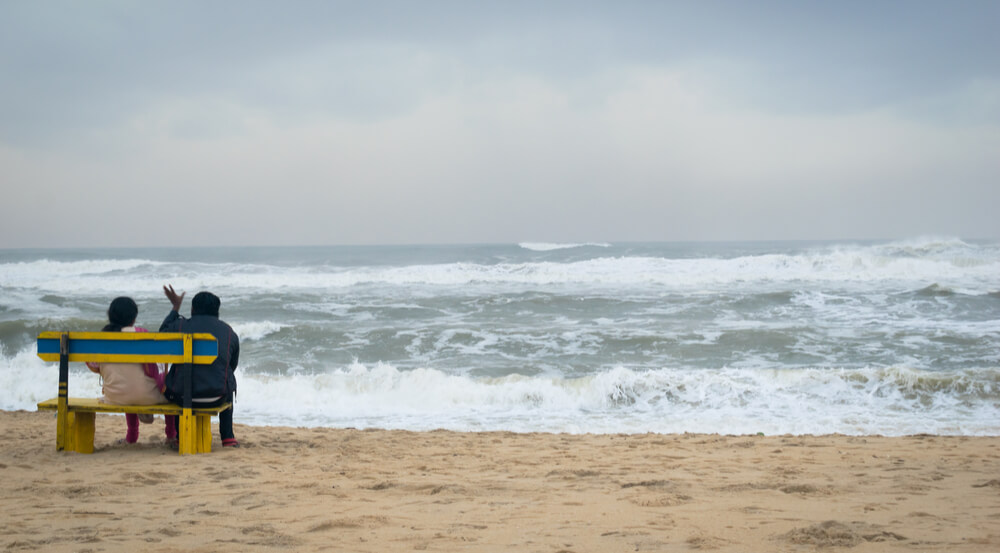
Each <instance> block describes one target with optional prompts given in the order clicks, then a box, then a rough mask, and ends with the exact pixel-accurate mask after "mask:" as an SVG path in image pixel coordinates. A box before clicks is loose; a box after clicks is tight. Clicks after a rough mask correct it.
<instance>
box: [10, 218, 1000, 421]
mask: <svg viewBox="0 0 1000 553" xmlns="http://www.w3.org/2000/svg"><path fill="white" fill-rule="evenodd" d="M167 283H169V284H172V285H173V286H174V287H175V288H176V289H177V290H178V291H181V290H183V291H186V292H187V294H188V295H187V298H188V300H189V299H190V298H191V297H192V296H193V295H194V293H196V292H198V291H200V290H210V291H212V292H214V293H215V294H217V295H218V296H220V297H221V298H222V310H221V316H222V318H223V319H224V320H225V321H227V322H228V323H230V324H231V325H232V326H233V328H234V329H235V330H236V332H237V334H238V335H239V336H240V340H241V347H242V349H241V353H240V363H239V369H238V371H237V378H238V381H239V388H238V395H237V402H236V411H235V419H236V422H238V423H251V424H261V425H291V426H330V427H356V428H392V429H411V430H425V429H436V428H444V429H452V430H510V431H517V432H530V431H544V432H570V433H637V432H710V433H723V434H756V433H758V432H763V433H765V434H779V433H780V434H784V433H791V434H823V433H845V434H885V435H902V434H914V433H935V434H954V435H996V434H1000V244H998V243H997V242H983V241H963V240H958V239H944V238H924V239H913V240H903V241H893V242H823V243H802V242H770V243H763V242H745V243H655V244H633V243H622V244H619V243H585V244H549V243H522V244H506V245H504V244H500V245H454V246H365V247H361V246H357V247H347V246H343V247H281V248H269V247H248V248H176V249H141V250H139V249H72V250H6V251H0V409H5V410H16V409H27V410H34V408H35V404H36V403H37V402H38V401H41V400H44V399H48V398H50V397H54V395H55V392H56V388H57V381H58V376H57V373H58V369H57V365H56V364H55V363H46V362H43V361H41V360H40V359H38V358H37V356H36V354H35V338H36V336H37V335H38V333H39V332H41V331H45V330H71V331H83V330H99V329H100V328H101V327H102V326H103V324H104V323H105V312H106V310H107V306H108V303H109V302H110V301H111V299H112V298H114V297H115V296H119V295H128V296H131V297H133V298H134V299H135V300H136V301H137V302H138V303H139V307H140V313H139V321H138V324H139V325H141V326H145V327H146V328H149V329H151V330H156V329H157V328H158V327H159V324H160V321H161V320H162V319H163V317H164V316H165V315H166V314H167V312H168V310H169V308H170V305H169V303H168V302H167V300H166V299H165V298H164V297H163V293H162V286H163V285H164V284H167ZM189 309H190V303H189V301H185V306H184V307H183V308H182V312H184V313H185V314H186V313H187V312H188V310H189ZM71 371H72V375H71V377H70V393H71V395H74V396H97V395H99V394H100V384H99V381H98V377H97V376H95V375H93V374H91V373H89V372H88V371H87V370H86V369H85V368H84V367H83V366H82V365H79V366H77V364H74V366H73V367H72V368H71Z"/></svg>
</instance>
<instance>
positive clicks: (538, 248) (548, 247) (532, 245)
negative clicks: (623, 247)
mask: <svg viewBox="0 0 1000 553" xmlns="http://www.w3.org/2000/svg"><path fill="white" fill-rule="evenodd" d="M518 246H520V247H521V248H524V249H526V250H531V251H534V252H549V251H554V250H567V249H572V248H586V247H593V248H610V247H611V244H608V243H606V242H585V243H569V244H561V243H551V242H521V243H520V244H518Z"/></svg>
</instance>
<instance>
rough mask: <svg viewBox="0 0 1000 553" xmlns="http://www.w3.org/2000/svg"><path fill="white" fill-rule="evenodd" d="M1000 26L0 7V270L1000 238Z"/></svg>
mask: <svg viewBox="0 0 1000 553" xmlns="http://www.w3.org/2000/svg"><path fill="white" fill-rule="evenodd" d="M998 28H1000V2H996V1H993V0H985V1H975V0H961V1H944V0H942V1H934V2H929V1H919V0H901V1H880V0H865V1H857V2H855V1H845V0H838V1H836V2H820V1H815V2H811V1H787V2H777V1H771V2H761V1H733V2H712V1H690V2H668V1H660V2H627V1H620V0H619V1H614V2H611V1H608V2H582V1H566V2H563V1H541V0H536V1H531V2H511V1H496V2H486V1H454V2H451V1H447V2H446V1H423V2H421V1H400V2H377V1H366V2H335V1H315V2H307V1H298V2H277V1H275V2H256V1H246V0H243V1H238V2H237V1H233V2H221V1H215V2H200V1H199V2H177V1H171V2H166V1H163V2H154V1H148V2H147V1H134V2H133V1H124V0H123V1H91V2H75V1H74V2H71V1H64V2H60V1H45V2H39V1H35V0H25V1H18V0H0V182H2V187H3V188H2V199H0V248H20V247H39V246H41V247H49V246H53V247H64V246H71V247H75V246H85V247H91V246H185V245H286V244H287V245H292V244H377V243H394V244H399V243H404V244H405V243H469V242H520V241H550V242H563V241H568V242H580V241H605V242H620V241H634V240H638V241H646V240H650V241H659V240H753V239H850V238H906V237H916V236H926V235H941V236H956V237H962V238H998V237H1000V213H998V210H1000V33H998V32H997V29H998Z"/></svg>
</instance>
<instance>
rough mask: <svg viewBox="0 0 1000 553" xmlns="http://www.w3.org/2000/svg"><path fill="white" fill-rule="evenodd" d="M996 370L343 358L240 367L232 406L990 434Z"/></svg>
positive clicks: (440, 419) (312, 417)
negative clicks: (481, 366) (495, 373)
mask: <svg viewBox="0 0 1000 553" xmlns="http://www.w3.org/2000/svg"><path fill="white" fill-rule="evenodd" d="M998 375H1000V372H998V370H997V369H988V370H985V372H984V371H967V372H966V373H963V374H961V375H959V376H957V377H956V376H954V375H952V376H949V375H945V374H941V373H934V372H930V371H918V370H913V369H907V368H904V367H890V368H872V369H851V370H848V369H842V370H838V369H813V370H808V369H807V370H766V369H763V370H762V369H760V368H731V369H722V370H715V371H712V370H670V369H663V370H654V371H634V370H630V369H627V368H624V367H615V368H612V369H609V370H605V371H602V372H600V373H598V374H596V375H594V376H589V377H580V378H561V377H555V376H551V375H540V376H530V377H529V376H520V375H511V376H507V377H504V378H472V377H469V376H462V375H454V374H446V373H444V372H442V371H438V370H434V369H417V370H412V371H400V370H397V369H396V368H394V367H392V366H391V365H388V364H377V365H374V366H370V367H369V366H365V365H363V364H359V363H354V364H352V365H351V366H350V367H347V368H345V369H342V370H335V371H332V372H329V373H324V374H309V373H306V372H298V373H295V374H291V375H288V376H275V375H254V374H244V375H242V376H241V379H240V399H241V401H240V402H239V403H238V408H239V411H240V415H239V418H241V419H242V420H245V421H247V422H253V423H255V424H296V425H307V426H353V427H380V428H403V429H410V430H426V429H432V428H446V429H452V430H510V431H553V432H593V433H614V432H685V431H690V432H712V433H736V434H741V433H756V432H765V433H769V434H774V433H791V434H804V433H810V434H823V433H830V432H839V433H845V434H886V435H902V434H912V433H920V432H929V433H941V434H976V435H979V434H989V435H996V434H1000V423H997V420H1000V419H998V418H997V417H998V415H1000V407H998V405H997V402H996V401H995V398H996V397H997V394H998V393H1000V390H997V389H996V386H997V381H998ZM928 401H930V402H932V403H933V404H934V405H935V409H932V410H928V409H927V407H926V403H927V402H928Z"/></svg>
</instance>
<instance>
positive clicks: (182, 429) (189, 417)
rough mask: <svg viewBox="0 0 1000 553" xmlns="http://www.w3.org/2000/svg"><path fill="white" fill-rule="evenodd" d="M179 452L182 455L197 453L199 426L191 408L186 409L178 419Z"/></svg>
mask: <svg viewBox="0 0 1000 553" xmlns="http://www.w3.org/2000/svg"><path fill="white" fill-rule="evenodd" d="M177 426H178V428H177V438H178V444H177V445H178V447H177V452H178V453H180V454H181V455H191V454H194V453H197V452H198V451H197V443H198V427H197V425H196V424H195V417H194V415H193V414H192V413H191V410H190V409H184V410H183V412H182V413H181V416H180V419H178V421H177Z"/></svg>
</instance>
